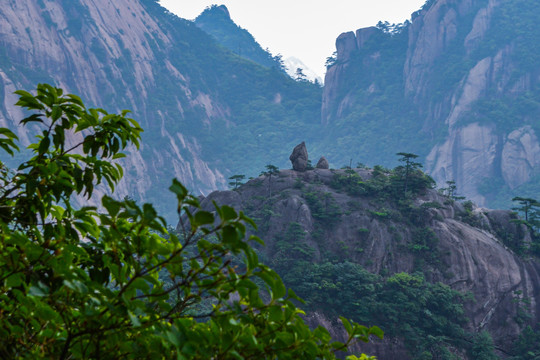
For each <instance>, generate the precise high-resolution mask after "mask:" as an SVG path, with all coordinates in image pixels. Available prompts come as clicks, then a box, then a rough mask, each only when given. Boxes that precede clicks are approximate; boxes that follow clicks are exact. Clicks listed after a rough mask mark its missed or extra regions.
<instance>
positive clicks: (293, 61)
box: [284, 56, 323, 84]
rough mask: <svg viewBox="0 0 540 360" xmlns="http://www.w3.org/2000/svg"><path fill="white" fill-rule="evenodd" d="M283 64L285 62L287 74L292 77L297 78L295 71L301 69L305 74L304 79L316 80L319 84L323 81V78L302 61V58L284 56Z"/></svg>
mask: <svg viewBox="0 0 540 360" xmlns="http://www.w3.org/2000/svg"><path fill="white" fill-rule="evenodd" d="M284 64H285V68H286V69H287V74H289V76H290V77H292V78H293V79H296V78H297V73H296V71H297V70H298V69H301V70H302V73H303V74H304V75H305V76H306V77H305V78H306V80H309V81H312V82H315V81H317V82H318V83H319V84H322V83H323V79H322V78H321V77H320V76H319V75H318V74H316V73H315V71H313V70H312V69H310V68H308V67H307V66H306V64H304V63H303V62H302V60H300V59H298V58H296V57H294V56H289V57H288V58H286V59H285V60H284Z"/></svg>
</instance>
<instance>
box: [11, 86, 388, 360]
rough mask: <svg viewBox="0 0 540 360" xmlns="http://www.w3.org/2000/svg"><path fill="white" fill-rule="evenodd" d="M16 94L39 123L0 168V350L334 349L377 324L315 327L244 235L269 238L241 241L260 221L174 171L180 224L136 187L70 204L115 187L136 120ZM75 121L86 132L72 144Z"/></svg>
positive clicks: (133, 353)
mask: <svg viewBox="0 0 540 360" xmlns="http://www.w3.org/2000/svg"><path fill="white" fill-rule="evenodd" d="M18 94H19V96H20V100H19V102H18V105H20V106H23V107H25V108H27V109H29V110H31V111H33V112H34V113H33V114H32V115H30V116H29V117H27V118H26V119H24V120H23V121H22V123H23V124H24V125H27V124H29V123H36V124H39V125H40V126H41V127H42V128H43V131H42V132H41V133H40V134H39V135H38V142H37V143H36V144H32V145H30V149H31V151H32V157H31V158H30V159H29V160H27V161H25V162H23V163H22V164H21V165H20V166H19V167H18V168H17V169H15V170H13V171H6V170H4V169H5V167H4V166H3V164H2V167H1V169H2V171H1V172H0V175H1V177H0V182H1V185H2V186H1V189H2V191H1V192H0V209H2V216H1V217H0V279H1V282H0V336H1V337H2V342H1V343H0V357H2V358H9V359H12V358H18V359H36V358H55V359H68V358H69V359H88V358H107V359H118V358H124V359H171V358H179V359H187V358H189V359H207V358H209V357H216V358H237V359H242V358H279V359H299V358H306V359H307V358H309V359H313V358H321V359H335V358H336V355H335V354H336V352H339V351H344V350H346V349H347V346H348V345H349V344H350V343H352V342H353V341H355V340H361V341H368V338H369V336H371V335H375V336H379V337H381V336H382V332H381V330H380V329H378V328H376V327H371V328H367V327H364V326H360V325H358V324H356V323H351V322H349V321H347V320H346V319H345V318H342V322H343V325H344V328H345V330H346V331H347V333H348V338H347V340H346V342H345V343H339V342H331V337H330V334H329V333H328V331H327V330H325V329H324V328H321V327H318V328H317V329H315V330H310V329H309V327H308V326H307V325H306V324H305V323H304V320H303V319H302V318H301V317H300V315H301V314H303V312H302V311H301V310H300V309H298V308H297V307H296V306H295V305H294V303H293V301H300V299H299V298H298V297H297V296H296V295H295V294H294V292H293V291H292V290H289V291H287V289H286V288H285V286H284V284H283V282H282V281H281V279H280V277H279V276H278V275H277V274H276V273H275V272H274V271H272V270H271V269H270V268H268V267H267V266H265V265H263V264H261V263H260V262H259V260H258V256H257V254H256V252H255V250H254V249H253V248H252V247H251V245H250V241H254V242H259V243H261V240H260V239H258V238H255V237H252V238H250V239H246V237H245V234H246V226H247V225H254V224H253V222H252V220H250V219H249V218H247V217H246V216H245V215H244V214H243V213H241V212H240V213H237V212H236V211H235V210H234V209H232V208H230V207H228V206H217V205H216V207H215V212H214V213H211V212H205V211H202V210H200V211H196V210H197V209H199V202H198V200H197V198H196V197H194V196H192V195H189V194H188V191H187V189H186V188H185V187H184V186H183V185H182V184H181V183H180V182H178V181H177V180H173V182H172V185H171V186H170V190H171V191H172V193H173V194H174V197H176V199H177V201H178V212H179V213H180V214H183V215H184V216H185V218H187V220H188V222H189V226H187V224H185V223H183V225H185V226H182V228H181V232H180V234H179V235H176V234H175V233H173V232H171V231H169V230H168V229H167V225H166V222H165V221H164V219H163V218H161V217H160V216H159V215H158V214H157V212H156V211H155V209H154V208H153V206H152V205H150V204H143V205H142V206H139V205H138V204H137V203H136V202H134V201H132V200H130V199H129V198H126V199H124V200H122V201H118V200H115V199H113V198H112V197H110V196H103V198H102V200H101V205H102V210H98V209H96V208H95V207H83V208H80V209H75V208H74V207H73V206H72V204H71V198H72V196H73V195H76V194H80V195H85V196H87V197H90V196H92V194H93V193H94V189H95V186H97V185H98V184H99V183H100V182H104V184H103V185H102V186H104V187H105V188H108V189H109V190H112V189H113V188H114V186H115V185H116V184H117V183H118V181H119V180H120V178H121V175H122V170H121V168H120V167H119V166H118V165H115V164H112V163H111V162H112V161H114V159H117V158H119V157H122V155H123V154H122V153H121V150H122V149H125V148H126V147H127V146H129V145H132V144H133V145H138V142H139V139H140V133H141V131H142V130H141V128H140V127H139V125H138V124H137V123H136V122H135V121H134V120H132V119H129V118H127V117H126V115H127V112H122V113H121V114H120V115H117V114H108V113H107V112H105V111H104V110H101V109H87V108H86V107H85V106H84V105H83V104H82V102H81V100H80V99H79V98H78V97H76V96H74V95H66V96H64V95H63V94H62V91H61V90H59V89H55V88H53V87H51V86H48V85H39V86H38V89H37V95H36V96H33V95H31V94H30V93H27V92H24V91H19V92H18ZM68 133H75V135H77V134H80V136H75V137H74V138H75V139H80V140H79V142H77V141H75V143H74V145H67V144H66V135H67V134H68ZM2 134H3V135H4V138H6V139H8V140H9V139H11V140H13V139H14V136H13V135H12V134H10V133H9V132H5V131H3V132H2ZM2 144H4V145H5V146H3V147H2V148H3V149H4V150H7V151H8V152H10V151H11V152H13V151H16V148H15V144H14V143H11V142H9V141H7V140H6V141H3V142H2ZM6 147H7V149H6ZM233 256H234V257H236V258H238V259H242V263H241V266H236V265H233V258H232V257H233ZM162 279H167V281H163V280H162ZM257 284H261V288H260V287H259V285H257ZM262 291H264V293H265V296H263V295H262ZM205 304H211V306H210V307H208V306H204V305H205ZM205 309H208V310H207V311H205ZM361 358H362V359H367V358H368V357H366V356H362V357H361ZM349 359H357V357H354V356H350V357H349Z"/></svg>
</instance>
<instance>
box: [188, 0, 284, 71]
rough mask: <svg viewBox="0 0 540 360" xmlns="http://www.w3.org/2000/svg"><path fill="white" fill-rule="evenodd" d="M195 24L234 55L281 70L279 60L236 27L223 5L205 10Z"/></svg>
mask: <svg viewBox="0 0 540 360" xmlns="http://www.w3.org/2000/svg"><path fill="white" fill-rule="evenodd" d="M195 24H196V25H197V26H198V27H199V28H201V29H202V30H204V31H205V32H207V33H208V34H210V35H212V36H213V37H214V38H215V39H216V40H217V41H218V42H219V43H220V44H221V45H223V46H225V47H226V48H227V49H229V50H231V51H232V52H234V53H235V54H237V55H239V56H241V57H244V58H246V59H249V60H251V61H254V62H256V63H257V64H259V65H262V66H265V67H269V68H276V69H279V70H283V64H282V63H281V58H280V57H274V56H272V54H271V53H270V51H268V50H263V48H262V47H261V45H259V43H258V42H257V41H256V40H255V38H254V37H253V35H251V34H250V33H249V32H248V31H247V30H245V29H242V28H241V27H240V26H238V25H236V24H235V23H234V21H233V20H232V19H231V15H230V14H229V10H228V9H227V7H226V6H225V5H220V6H218V5H212V6H210V7H208V8H206V9H205V10H204V11H203V12H202V13H201V14H200V15H199V16H198V17H197V18H196V19H195Z"/></svg>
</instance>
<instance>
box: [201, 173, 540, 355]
mask: <svg viewBox="0 0 540 360" xmlns="http://www.w3.org/2000/svg"><path fill="white" fill-rule="evenodd" d="M381 176H382V177H381ZM388 176H389V174H388V173H380V170H377V169H376V170H369V169H354V170H329V169H314V170H307V171H303V172H298V171H294V170H282V171H280V172H279V174H277V175H272V176H261V177H259V178H256V179H253V180H251V181H249V182H247V183H246V184H244V185H242V186H241V187H240V188H238V189H237V190H234V191H217V192H213V193H211V194H210V195H209V196H208V197H206V198H204V199H203V200H202V207H203V209H205V210H208V211H212V210H213V206H214V205H213V203H214V202H216V203H217V204H220V205H223V204H227V205H231V206H234V207H235V208H236V209H237V210H242V211H244V212H245V213H247V214H248V215H249V216H252V217H253V218H254V219H255V221H256V222H257V225H258V229H257V230H252V233H254V234H256V235H258V236H260V237H261V238H263V239H265V241H266V246H265V247H264V248H261V250H260V251H261V257H262V258H263V259H266V261H267V262H268V263H270V264H271V265H272V266H274V267H276V268H277V269H278V272H280V274H281V276H282V277H283V278H284V280H285V282H286V283H287V282H288V283H289V285H290V286H292V288H293V289H294V290H295V291H296V292H297V293H300V294H301V296H307V298H308V299H310V301H311V302H310V301H308V304H307V305H305V306H307V307H308V308H309V310H310V312H309V314H308V319H309V320H310V321H311V322H312V324H313V325H316V324H325V326H327V327H329V328H330V329H336V328H338V326H336V314H342V315H345V316H353V315H350V314H346V313H344V312H347V311H348V309H350V307H352V306H355V307H357V309H362V308H363V307H368V306H369V305H368V303H369V299H368V298H367V297H363V296H364V294H365V293H367V292H369V291H370V290H368V289H369V286H372V285H368V284H367V283H366V281H367V280H365V279H367V278H366V277H364V278H362V279H364V280H358V279H356V278H355V277H354V275H353V272H352V270H350V269H357V268H354V267H351V266H352V265H350V264H354V265H355V266H357V267H358V268H362V269H365V270H367V271H368V272H369V273H372V274H378V276H381V277H382V278H390V277H392V276H393V275H395V274H400V273H408V274H413V273H416V274H418V272H423V275H422V276H423V277H425V279H426V281H428V282H429V283H432V284H434V283H438V282H440V283H443V284H446V285H448V286H449V287H450V288H451V289H453V290H456V291H458V292H460V293H462V294H467V297H466V299H465V300H463V308H464V312H465V315H466V319H467V320H466V321H465V322H464V323H463V324H462V326H463V329H465V331H466V332H467V333H468V334H469V335H467V336H465V335H460V336H463V339H459V340H458V339H450V341H449V344H451V345H450V346H449V347H448V348H449V349H450V350H449V351H450V352H452V353H453V354H455V355H457V356H459V358H470V359H473V358H474V357H471V355H470V352H467V350H466V348H467V346H468V345H467V344H469V345H470V342H471V339H472V338H473V335H474V334H477V333H480V332H482V331H487V332H489V333H490V334H491V336H492V337H493V339H494V342H495V345H496V348H497V349H498V355H499V356H501V357H503V358H505V357H507V356H508V355H509V354H510V353H511V351H512V344H513V342H514V341H515V340H516V338H517V337H518V336H519V334H520V331H521V330H522V329H523V328H524V326H526V325H525V324H526V323H530V324H535V323H536V322H537V321H539V320H540V262H539V261H538V259H536V258H524V257H520V256H518V255H517V254H516V253H515V252H514V251H513V250H512V249H511V247H512V244H516V243H521V244H527V243H530V242H531V234H530V233H529V232H528V230H527V229H526V228H525V227H524V226H523V225H519V224H515V223H514V222H512V219H515V214H513V213H511V212H509V211H503V210H488V209H485V208H479V207H476V206H475V205H473V204H472V203H465V204H463V203H459V202H455V201H453V200H451V199H449V198H448V197H447V196H443V195H441V194H440V193H439V192H437V191H435V190H432V189H425V190H424V191H421V192H420V193H419V194H418V195H417V196H416V197H414V199H412V200H411V202H410V204H409V205H408V207H407V208H406V209H404V208H403V207H402V204H401V205H400V202H399V201H396V200H395V199H392V197H391V196H390V197H389V196H385V195H384V193H381V192H378V191H374V192H368V193H364V194H360V193H359V192H357V193H355V194H353V193H351V192H350V191H349V190H350V188H349V190H347V188H344V187H342V186H341V185H340V184H344V183H348V184H350V183H351V180H350V179H351V178H353V179H354V181H358V182H359V183H361V184H369V183H370V182H371V181H373V184H374V183H376V182H378V181H381V179H385V178H386V179H387V178H388ZM383 181H386V180H383ZM426 229H427V230H426ZM422 234H423V235H422ZM426 234H427V235H426ZM422 236H423V237H424V238H429V239H431V240H429V241H431V245H430V244H429V243H428V242H424V243H422V245H421V246H420V245H419V244H420V243H421V240H419V238H420V237H422ZM424 240H425V239H424ZM424 240H422V241H424ZM416 245H418V246H419V247H416ZM422 246H426V249H427V247H429V251H425V250H426V249H424V250H421V248H422ZM293 254H296V255H293ZM434 254H436V256H435V255H434ZM291 261H292V262H291ZM295 264H300V265H298V266H300V267H301V269H300V270H295V266H296V265H295ZM310 264H320V266H321V267H323V268H324V267H325V266H326V268H325V269H326V270H325V271H324V272H325V273H328V272H329V270H328V269H331V268H332V266H335V267H340V269H341V270H340V274H339V276H343V279H345V278H347V277H346V276H350V277H349V278H348V279H349V280H348V283H347V284H343V285H342V284H341V282H342V281H343V280H336V279H333V280H332V279H331V278H329V279H326V278H325V279H326V280H324V281H321V282H318V283H317V289H318V290H316V295H314V294H310V293H309V292H304V293H303V292H302V291H303V290H302V289H304V288H305V287H309V281H310V280H308V277H307V276H306V278H303V280H301V281H295V276H304V275H305V274H306V273H309V272H311V271H312V270H310V269H311V268H310V266H311V265H310ZM323 264H324V265H323ZM331 264H333V265H331ZM344 264H345V265H344ZM347 264H348V265H347ZM341 266H344V267H343V268H341ZM343 269H349V270H347V271H350V273H349V274H346V273H347V271H343ZM296 271H299V273H296ZM355 271H356V270H355ZM343 273H345V274H343ZM299 274H302V275H299ZM325 276H329V277H331V275H328V274H326V275H325ZM366 276H367V275H366ZM311 281H313V280H311ZM326 281H330V282H329V283H327V282H326ZM332 281H333V282H332ZM325 284H326V285H325ZM330 285H332V286H331V287H330V290H328V289H326V288H325V286H330ZM295 286H296V288H295ZM355 286H356V287H355ZM351 287H353V289H351ZM340 289H341V290H340ZM325 291H328V294H330V295H329V296H330V298H331V299H327V300H320V299H319V300H317V301H315V300H313V298H314V297H315V298H317V297H324V296H323V295H321V294H322V293H325ZM349 293H350V294H349ZM347 296H351V298H353V299H356V300H357V301H356V302H354V303H355V304H354V305H353V304H340V302H339V299H340V298H343V299H345V298H347ZM373 296H375V295H373ZM391 301H395V302H399V301H400V300H399V299H397V298H395V299H393V300H391ZM450 301H451V299H450V298H445V300H444V301H443V302H442V303H441V302H437V303H436V307H440V308H442V307H443V306H444V302H450ZM524 304H526V305H524ZM383 309H384V306H383V305H378V306H377V307H376V308H375V309H372V311H375V312H384V310H383ZM428 309H430V308H429V305H426V304H424V305H423V308H422V311H423V312H422V313H421V314H422V315H421V316H422V317H425V319H424V320H422V321H423V322H425V323H429V321H430V320H428V319H429V315H427V314H428V313H425V311H429V310H428ZM365 311H367V312H369V311H370V310H365ZM399 311H402V312H405V313H406V312H407V311H409V310H408V308H407V307H402V308H399ZM433 311H435V310H433ZM524 312H525V313H526V314H527V317H526V320H524V318H522V317H520V316H522V315H523V313H524ZM353 313H354V314H356V312H353ZM360 313H361V312H360ZM520 314H521V315H520ZM358 316H360V315H358ZM370 316H371V317H370ZM373 316H375V315H373V314H368V315H366V317H365V318H362V317H360V318H357V319H355V320H362V319H373ZM437 316H438V315H437ZM459 316H460V315H459V312H457V310H456V312H453V311H451V315H450V317H456V318H458V317H459ZM375 318H376V316H375ZM381 319H386V318H384V317H383V318H381ZM404 319H409V318H404ZM409 320H410V319H409ZM364 321H369V320H364ZM379 321H387V322H390V323H391V322H392V320H389V319H386V320H379ZM402 321H406V320H402ZM377 325H380V326H381V327H382V328H383V329H385V330H386V331H387V336H386V338H385V340H384V341H383V342H379V343H378V342H373V343H372V344H369V345H367V346H365V345H364V346H360V347H359V348H357V349H356V350H358V351H363V352H371V353H372V354H374V355H378V357H379V358H380V359H383V360H384V359H398V358H399V359H409V358H418V356H419V354H418V353H415V351H418V349H417V348H416V349H415V348H411V342H412V340H411V339H410V338H407V335H404V334H406V332H405V333H399V334H400V335H399V336H396V335H395V334H393V333H392V326H391V325H390V324H389V323H386V324H384V323H380V324H377ZM448 326H450V325H448ZM332 331H334V330H332ZM429 331H430V333H429V336H433V337H435V336H436V335H437V330H434V329H433V328H430V329H429ZM413 332H417V333H420V330H419V329H416V328H415V329H413ZM388 334H389V335H388ZM471 334H472V335H471ZM333 335H334V336H336V337H338V338H339V337H340V336H343V334H340V333H339V332H335V333H334V334H333ZM447 340H448V339H447ZM464 341H465V342H464ZM467 341H468V343H467ZM407 343H408V344H407ZM413 347H414V346H413ZM430 351H432V354H433V356H435V357H434V358H439V357H437V354H436V352H434V350H432V349H430ZM439 355H440V354H439Z"/></svg>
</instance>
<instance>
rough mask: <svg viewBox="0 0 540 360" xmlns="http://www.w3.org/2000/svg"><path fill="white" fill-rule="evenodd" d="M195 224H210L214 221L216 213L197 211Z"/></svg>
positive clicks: (194, 218)
mask: <svg viewBox="0 0 540 360" xmlns="http://www.w3.org/2000/svg"><path fill="white" fill-rule="evenodd" d="M193 222H194V224H193V225H195V226H197V227H198V226H201V225H208V224H212V223H213V222H214V215H212V213H210V212H208V211H197V212H196V213H195V216H194V217H193Z"/></svg>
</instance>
